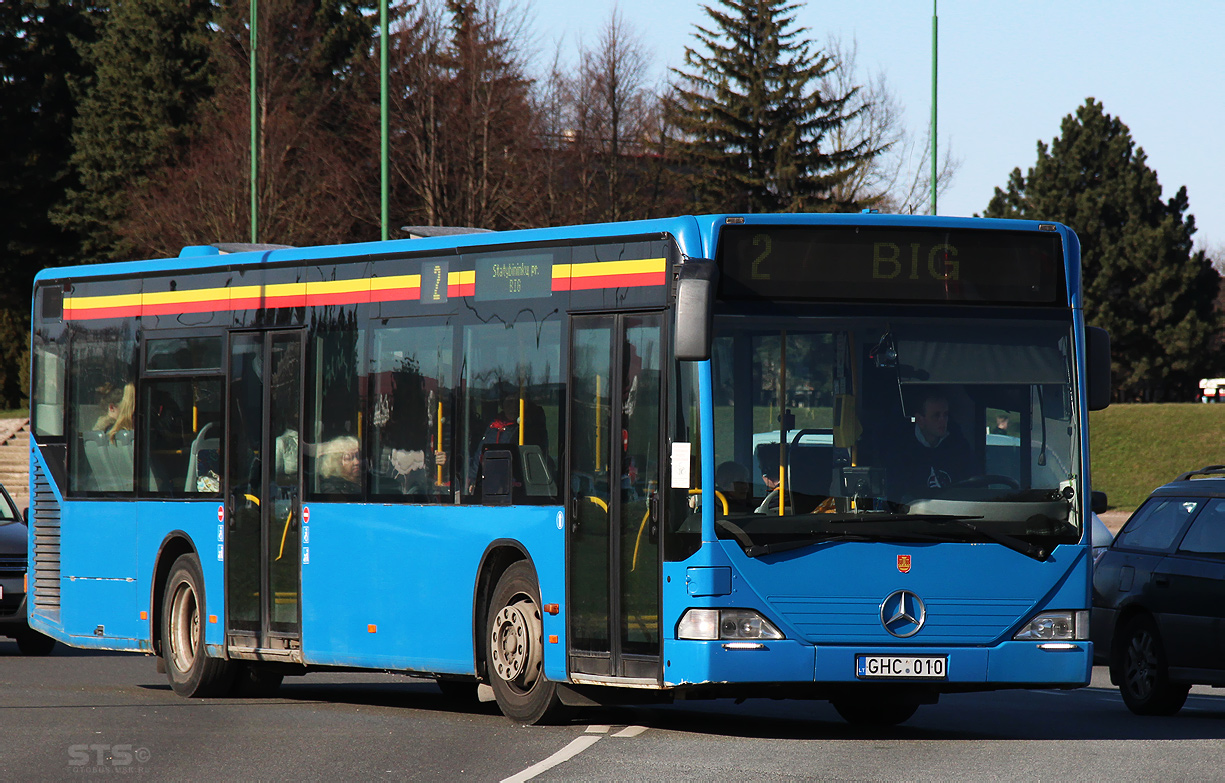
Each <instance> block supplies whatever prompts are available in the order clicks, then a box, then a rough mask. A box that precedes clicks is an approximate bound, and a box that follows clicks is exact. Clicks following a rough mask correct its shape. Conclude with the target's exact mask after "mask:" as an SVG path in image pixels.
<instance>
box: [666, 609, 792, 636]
mask: <svg viewBox="0 0 1225 783" xmlns="http://www.w3.org/2000/svg"><path fill="white" fill-rule="evenodd" d="M676 637H677V638H678V639H702V640H706V641H715V640H717V639H733V640H735V639H782V638H784V637H783V634H782V633H781V632H780V631H779V630H778V629H777V628H775V627H774V625H773V624H772V623H771V622H770V621H769V620H767V619H766V618H764V617H762V616H761V615H760V614H758V613H757V612H754V611H753V610H752V609H689V610H686V612H685V614H684V615H683V616H682V617H681V621H680V623H679V624H677V626H676Z"/></svg>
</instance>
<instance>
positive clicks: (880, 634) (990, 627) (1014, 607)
mask: <svg viewBox="0 0 1225 783" xmlns="http://www.w3.org/2000/svg"><path fill="white" fill-rule="evenodd" d="M902 554H905V555H910V557H911V566H910V571H909V572H908V573H902V572H901V571H900V570H899V569H898V566H897V563H898V560H897V556H898V555H902ZM720 564H726V565H727V566H728V567H729V568H730V574H731V579H730V587H729V590H728V592H727V593H726V594H725V595H718V596H695V595H693V594H692V593H693V592H694V588H693V585H694V584H695V578H694V577H695V573H702V572H703V571H705V570H706V569H708V568H714V569H720V570H721V565H720ZM1088 572H1089V562H1088V558H1087V556H1086V549H1085V547H1084V546H1083V545H1080V544H1075V545H1064V546H1060V547H1058V548H1056V550H1055V552H1054V554H1053V555H1052V557H1051V558H1050V559H1049V560H1047V561H1046V562H1044V563H1040V562H1038V561H1036V560H1032V559H1030V558H1027V557H1025V556H1023V555H1020V554H1018V553H1016V552H1013V551H1011V550H1009V549H1006V548H1004V547H1002V546H1000V545H998V544H993V543H992V544H957V543H944V544H931V545H918V546H916V545H914V544H896V545H895V544H888V543H859V542H843V543H837V544H831V545H829V546H828V547H825V548H824V549H822V548H818V547H810V548H806V549H801V550H794V551H792V552H788V553H783V554H779V555H773V556H766V557H762V558H749V557H747V556H745V555H744V553H743V552H742V551H741V550H740V549H739V547H737V546H736V545H735V544H733V543H731V542H727V541H721V542H720V543H719V545H717V546H715V547H711V548H708V549H706V550H703V551H701V552H698V553H697V554H695V555H694V556H693V557H691V558H690V559H689V560H687V561H685V562H684V563H667V564H665V567H664V573H665V584H664V605H665V616H667V617H668V618H669V621H670V622H671V623H673V626H672V627H665V629H664V631H665V634H666V635H669V636H671V637H675V625H674V624H675V623H676V622H677V621H678V620H679V619H680V616H681V615H682V614H683V613H684V611H685V609H686V608H687V607H690V606H700V607H719V608H747V609H755V610H757V611H759V612H761V613H762V614H763V615H764V616H765V617H766V618H767V619H769V620H770V621H771V622H772V623H774V624H775V625H776V626H777V627H778V628H779V630H780V631H782V633H783V635H784V636H785V637H786V639H785V640H781V641H774V640H770V641H766V642H764V649H727V648H725V647H724V643H723V642H708V641H685V640H676V639H675V638H672V639H669V640H668V641H667V642H665V645H664V653H665V659H666V660H665V680H666V683H667V684H668V685H670V686H677V685H685V684H700V683H720V682H818V683H847V682H856V681H858V678H857V677H856V674H855V658H856V656H857V655H860V654H879V655H910V654H923V655H947V656H949V664H948V679H947V681H942V682H947V683H950V684H957V685H959V686H974V685H980V686H982V687H993V686H1006V685H1024V684H1044V685H1069V686H1077V685H1085V684H1087V683H1088V682H1089V676H1090V673H1091V670H1092V660H1093V650H1092V645H1091V644H1090V643H1089V642H1087V641H1083V642H1076V643H1075V644H1073V645H1072V649H1059V650H1047V649H1042V648H1040V646H1039V644H1038V643H1037V642H1018V641H1012V636H1013V635H1014V634H1015V633H1016V631H1017V630H1018V629H1019V627H1020V626H1021V625H1023V624H1024V623H1025V622H1027V621H1028V620H1029V619H1030V618H1032V617H1033V616H1034V615H1035V614H1038V613H1039V612H1042V611H1046V610H1060V609H1063V610H1083V609H1086V608H1088V605H1089V596H1088ZM703 579H704V577H703ZM900 589H907V590H911V591H913V592H914V593H915V594H917V595H918V596H919V597H920V598H922V599H923V601H924V602H925V604H926V612H927V618H926V623H925V625H924V627H923V628H922V630H920V632H919V633H917V634H916V635H914V636H912V637H910V638H906V639H899V638H896V637H894V636H892V635H890V634H889V633H888V632H887V631H886V630H885V629H884V627H883V625H882V622H881V616H880V609H881V604H882V603H883V602H884V599H885V597H886V596H888V595H889V594H890V593H891V592H893V591H894V590H900ZM698 592H699V593H700V592H703V590H702V589H701V588H699V589H698Z"/></svg>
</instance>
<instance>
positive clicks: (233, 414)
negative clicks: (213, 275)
mask: <svg viewBox="0 0 1225 783" xmlns="http://www.w3.org/2000/svg"><path fill="white" fill-rule="evenodd" d="M262 354H263V335H256V334H241V335H234V337H233V342H232V343H231V344H230V431H229V433H228V436H229V463H228V472H229V477H228V478H229V481H228V486H229V487H230V496H229V501H228V502H229V527H228V529H227V530H226V537H225V538H226V541H225V547H226V574H227V580H228V584H229V591H228V601H227V607H228V612H229V627H230V628H231V629H233V630H237V631H245V632H249V633H252V634H258V633H259V632H260V630H261V629H260V611H259V609H260V599H261V584H262V579H261V573H260V561H261V558H260V542H261V539H262V536H261V535H260V532H261V526H260V507H261V503H262V491H261V484H262V479H261V464H262V460H261V455H262V450H263V427H262V424H263V419H264V408H263V405H264V387H263V355H262Z"/></svg>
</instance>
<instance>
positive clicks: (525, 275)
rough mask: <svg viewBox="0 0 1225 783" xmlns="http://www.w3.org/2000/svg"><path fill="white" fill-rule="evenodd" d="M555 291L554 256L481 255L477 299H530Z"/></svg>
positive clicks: (478, 268)
mask: <svg viewBox="0 0 1225 783" xmlns="http://www.w3.org/2000/svg"><path fill="white" fill-rule="evenodd" d="M552 291H553V254H552V253H547V252H546V253H511V254H498V255H488V256H478V257H477V259H476V298H477V299H478V300H491V299H526V298H529V297H541V296H549V295H550V294H551V293H552Z"/></svg>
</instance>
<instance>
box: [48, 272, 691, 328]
mask: <svg viewBox="0 0 1225 783" xmlns="http://www.w3.org/2000/svg"><path fill="white" fill-rule="evenodd" d="M667 280H668V278H667V261H666V259H663V258H650V259H639V260H633V261H596V262H591V263H586V264H557V265H555V266H554V267H553V290H554V291H590V290H596V289H602V288H637V287H642V286H659V285H664V284H665V283H666V282H667ZM475 294H476V271H475V270H463V271H458V272H448V273H447V296H448V297H459V296H475ZM420 298H421V275H394V276H391V277H371V278H358V279H355V280H323V281H316V282H308V283H270V284H267V285H239V286H232V287H225V288H197V289H187V290H180V291H156V292H149V293H142V294H110V295H105V296H66V297H64V318H65V320H69V321H84V320H89V319H93V318H135V317H137V316H142V315H150V316H151V315H173V314H176V313H208V312H225V311H234V310H256V309H275V308H283V307H322V306H327V305H346V304H364V303H367V302H402V301H414V300H419V299H420Z"/></svg>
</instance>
